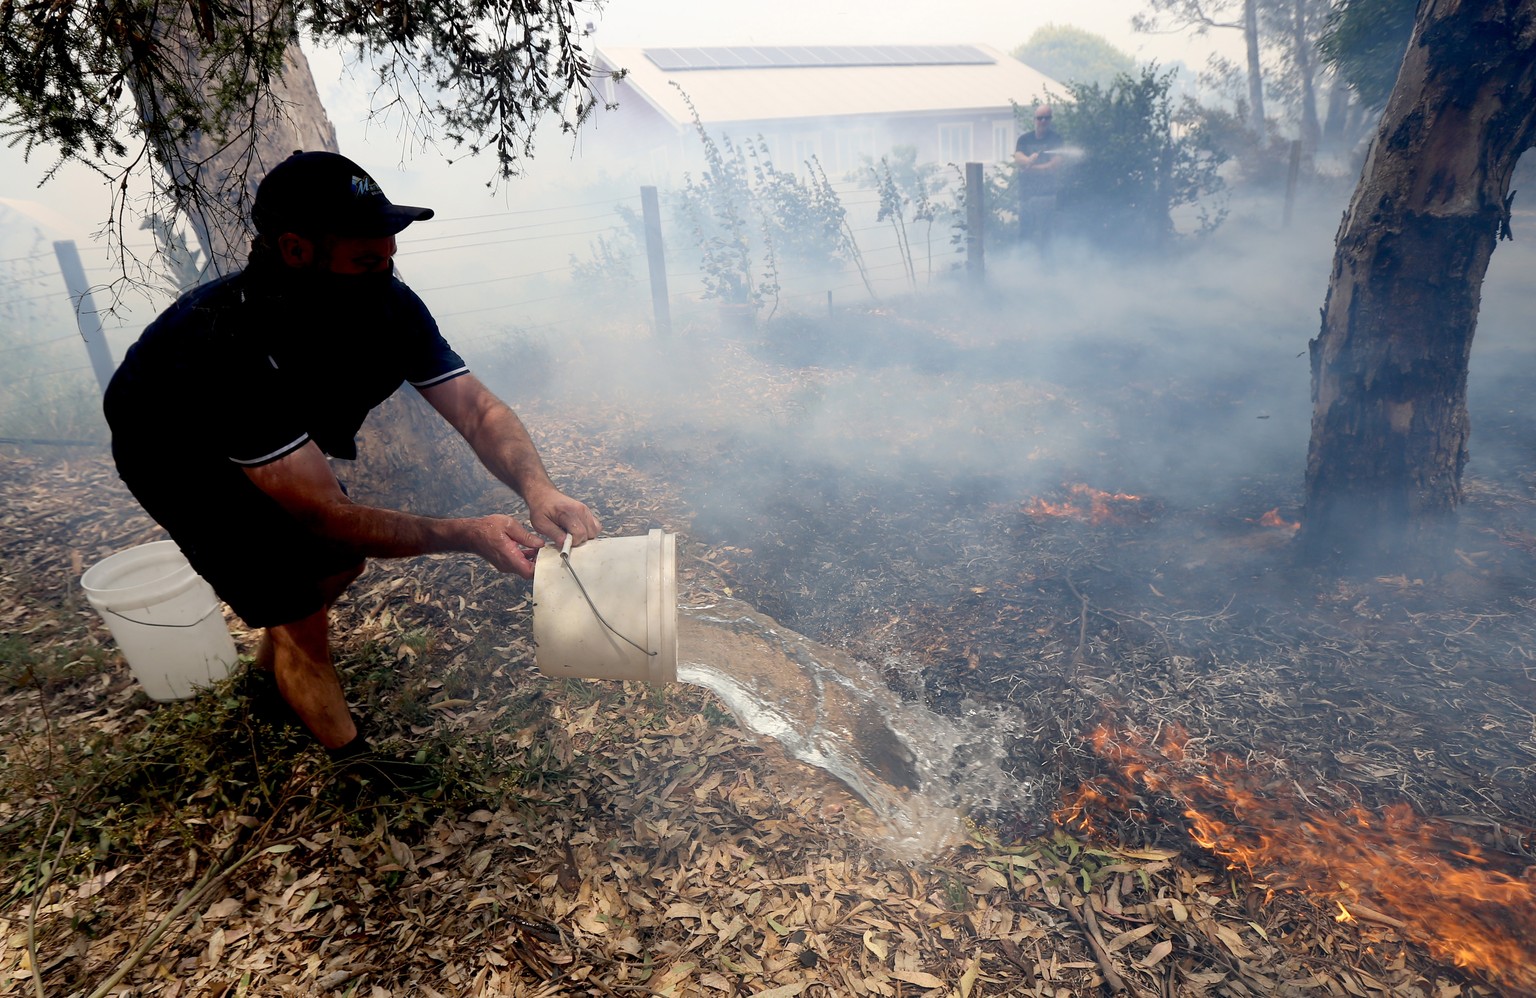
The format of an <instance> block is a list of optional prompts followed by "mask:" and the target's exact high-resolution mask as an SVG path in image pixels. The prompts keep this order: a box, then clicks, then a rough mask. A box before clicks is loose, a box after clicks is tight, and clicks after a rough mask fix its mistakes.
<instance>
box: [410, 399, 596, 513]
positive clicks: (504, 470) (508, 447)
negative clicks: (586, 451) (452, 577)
mask: <svg viewBox="0 0 1536 998" xmlns="http://www.w3.org/2000/svg"><path fill="white" fill-rule="evenodd" d="M421 394H422V396H423V397H424V398H425V399H426V400H427V401H428V402H430V403H431V404H432V407H433V408H434V409H436V410H437V411H438V412H439V413H441V414H442V417H443V418H444V419H446V420H447V421H448V422H449V423H450V424H452V426H453V428H454V429H455V430H457V431H458V432H459V434H460V435H461V436H462V437H463V438H464V439H465V440H467V441H468V442H469V445H470V447H472V448H473V449H474V451H475V456H476V457H478V458H479V459H480V463H481V464H483V465H485V467H486V468H487V469H488V470H489V471H490V472H491V474H493V475H495V476H496V477H497V478H499V479H500V480H501V481H503V482H505V483H506V484H507V485H509V486H511V487H512V489H513V490H514V491H515V492H516V493H517V494H518V495H520V496H522V497H523V501H524V502H526V503H527V504H528V514H529V516H530V518H531V519H532V520H533V528H534V529H535V530H537V531H538V532H539V533H541V534H543V535H544V536H545V537H548V538H549V539H551V540H553V541H556V542H561V541H564V539H565V535H566V534H570V535H571V539H572V540H573V541H574V542H575V543H577V544H580V543H582V542H583V541H588V540H591V539H592V538H594V537H596V536H597V535H598V534H599V533H600V532H601V531H602V525H601V524H600V523H598V521H597V517H596V516H594V515H593V514H592V511H591V510H590V509H588V508H587V507H586V506H585V505H583V504H582V503H580V502H577V501H576V500H575V499H572V498H570V497H569V496H567V495H565V494H564V493H562V492H561V491H560V490H559V489H557V488H555V485H554V483H553V482H551V481H550V478H549V472H548V471H547V470H545V468H544V462H543V460H542V459H541V458H540V457H539V451H538V448H537V447H535V446H534V443H533V438H532V437H530V436H529V435H528V428H527V427H526V426H524V425H523V421H522V420H521V419H519V418H518V416H517V413H515V412H513V411H512V409H511V407H510V406H508V405H507V404H506V403H505V402H503V401H501V399H499V398H497V397H496V396H495V394H494V393H492V392H491V390H490V389H488V388H486V387H485V385H484V384H483V383H482V382H481V381H480V379H479V378H476V377H475V376H474V375H473V374H461V375H459V376H458V377H457V378H453V379H451V380H448V381H444V382H442V383H441V384H436V385H433V386H431V387H430V388H426V389H423V390H422V393H421Z"/></svg>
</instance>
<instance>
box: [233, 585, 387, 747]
mask: <svg viewBox="0 0 1536 998" xmlns="http://www.w3.org/2000/svg"><path fill="white" fill-rule="evenodd" d="M362 570H363V566H362V565H361V564H359V565H358V566H357V567H356V568H355V569H348V570H347V571H345V572H342V573H340V574H338V575H334V576H332V577H331V578H329V579H327V580H325V583H324V588H325V592H326V601H325V607H324V609H321V610H319V611H317V612H316V613H313V614H310V615H309V616H308V617H305V618H304V619H302V620H296V621H293V622H292V623H288V624H280V625H277V626H274V627H268V628H267V629H266V631H265V632H264V633H263V634H262V636H261V644H260V646H259V647H258V648H257V651H256V668H262V666H263V661H264V660H265V661H266V662H270V663H271V666H270V667H271V669H272V672H273V674H274V675H275V677H276V679H277V691H278V692H279V693H280V694H282V697H283V699H284V700H286V701H287V702H288V706H290V707H292V708H293V712H294V713H295V714H297V715H298V717H299V720H300V721H302V722H304V726H305V727H306V728H308V729H309V732H310V734H312V735H314V736H315V740H316V741H318V742H319V743H320V744H321V745H324V746H325V747H326V748H328V749H334V748H341V747H342V746H343V745H346V744H347V743H348V742H350V741H352V739H354V738H356V737H357V725H356V724H355V723H354V722H353V720H352V712H351V711H350V710H348V709H347V698H346V695H345V694H344V693H343V692H342V689H341V677H340V676H339V675H337V673H336V666H335V664H334V663H333V662H332V660H331V634H330V631H331V628H330V623H331V621H330V614H331V605H332V604H333V603H335V602H336V600H337V599H338V598H339V597H340V596H341V594H342V592H344V591H345V590H346V588H347V586H349V585H351V584H352V580H354V579H356V578H357V577H358V576H359V575H360V574H362Z"/></svg>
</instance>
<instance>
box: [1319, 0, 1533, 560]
mask: <svg viewBox="0 0 1536 998" xmlns="http://www.w3.org/2000/svg"><path fill="white" fill-rule="evenodd" d="M1533 120H1536V0H1502V2H1488V3H1480V2H1473V0H1425V2H1424V3H1423V4H1422V5H1421V6H1420V8H1419V13H1418V19H1417V23H1416V25H1415V27H1414V34H1413V40H1412V43H1411V44H1410V45H1409V48H1408V52H1407V55H1406V57H1405V60H1404V63H1403V68H1402V71H1401V73H1400V74H1399V76H1398V80H1397V85H1396V87H1395V88H1394V90H1393V92H1392V96H1391V98H1390V99H1389V101H1388V103H1387V107H1386V110H1385V112H1384V113H1383V116H1382V120H1381V123H1380V125H1379V126H1378V129H1377V133H1376V137H1375V139H1374V140H1373V142H1372V146H1371V151H1370V154H1369V155H1368V156H1367V158H1366V164H1365V168H1364V170H1363V172H1362V175H1361V178H1360V183H1359V186H1358V187H1357V189H1356V191H1355V195H1354V198H1353V200H1352V201H1351V203H1350V206H1349V210H1348V211H1347V212H1346V213H1345V216H1344V220H1343V222H1342V224H1341V225H1340V228H1339V234H1338V240H1337V246H1336V249H1335V254H1334V266H1333V275H1332V278H1331V280H1330V282H1329V287H1328V296H1327V299H1326V300H1325V302H1324V305H1323V321H1322V330H1321V332H1320V333H1319V334H1318V337H1317V339H1315V340H1313V341H1312V343H1311V356H1312V406H1313V408H1312V439H1311V445H1310V448H1309V451H1308V455H1307V477H1306V511H1305V515H1304V522H1303V529H1302V532H1301V535H1300V539H1299V540H1300V544H1301V551H1302V553H1303V554H1304V556H1306V557H1308V558H1309V559H1311V560H1312V561H1314V562H1317V563H1328V564H1331V565H1332V566H1334V567H1336V568H1340V569H1344V570H1364V571H1370V572H1407V573H1414V574H1433V572H1434V571H1435V570H1436V569H1437V568H1438V567H1439V566H1440V565H1442V564H1444V562H1445V559H1446V558H1447V557H1448V556H1449V555H1450V554H1451V551H1452V547H1451V545H1452V544H1453V541H1454V528H1455V521H1456V510H1457V507H1458V506H1459V505H1460V503H1461V500H1462V490H1461V476H1462V471H1463V469H1464V468H1465V466H1466V463H1467V439H1468V432H1469V423H1468V418H1467V407H1466V389H1467V365H1468V360H1469V357H1470V354H1471V348H1472V334H1473V331H1474V329H1475V328H1476V324H1477V309H1478V300H1479V296H1480V293H1481V287H1482V282H1483V277H1484V275H1485V273H1486V272H1487V268H1488V260H1489V257H1490V256H1491V255H1492V253H1493V249H1494V245H1495V243H1496V241H1497V240H1498V238H1499V235H1500V233H1501V230H1502V231H1505V232H1507V228H1505V227H1506V226H1507V224H1508V218H1509V213H1508V212H1509V202H1508V196H1509V182H1510V175H1511V173H1512V172H1513V170H1514V167H1515V163H1516V161H1517V160H1518V159H1519V157H1520V153H1521V152H1522V151H1524V150H1525V149H1526V148H1528V147H1529V146H1530V145H1531V144H1532V142H1533V140H1536V131H1533Z"/></svg>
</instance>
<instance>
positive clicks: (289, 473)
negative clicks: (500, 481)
mask: <svg viewBox="0 0 1536 998" xmlns="http://www.w3.org/2000/svg"><path fill="white" fill-rule="evenodd" d="M245 473H246V476H247V477H249V478H250V480H251V481H252V482H253V483H254V484H255V485H256V487H257V488H259V489H261V490H262V491H263V492H265V493H266V494H267V495H269V496H271V497H272V498H273V499H275V500H276V501H277V503H278V504H279V505H280V506H282V507H283V509H285V510H287V511H288V513H289V514H291V515H292V516H293V517H294V518H295V519H297V520H299V521H300V522H301V523H303V524H305V525H306V526H307V527H308V528H309V529H310V530H312V531H314V532H315V533H316V534H319V535H321V536H323V537H327V538H330V539H332V540H335V541H338V542H340V543H342V544H345V545H346V546H348V547H350V548H352V549H353V550H355V551H356V552H357V553H358V555H359V556H360V557H365V558H400V557H408V556H411V555H418V554H436V553H439V552H444V551H466V552H469V553H471V554H477V555H479V556H480V557H482V558H484V559H485V560H486V561H488V562H490V563H491V564H492V565H494V566H496V568H498V569H500V570H501V571H503V572H514V573H516V574H518V575H521V576H522V577H523V578H532V576H533V563H532V561H530V559H529V552H530V551H537V550H538V548H539V547H540V545H541V541H540V540H539V538H538V537H536V536H535V535H533V534H531V533H529V532H528V530H527V529H526V528H524V527H523V525H522V524H520V523H518V522H517V520H516V519H514V518H513V517H510V516H502V515H493V516H481V517H470V518H459V519H438V518H435V517H429V516H416V515H414V514H411V513H402V512H399V511H397V510H391V509H380V508H378V507H376V506H364V505H361V504H359V503H355V502H353V501H352V500H351V499H349V498H347V495H346V493H344V492H343V491H342V490H341V485H340V483H338V482H337V481H336V476H335V475H334V474H332V473H331V466H330V464H329V463H328V462H327V461H326V459H325V455H324V454H322V453H320V448H319V447H317V446H315V444H314V443H313V442H310V443H307V444H305V445H304V446H303V447H300V448H299V449H298V450H296V451H294V452H293V453H291V454H287V455H284V456H283V457H281V458H278V459H277V460H276V461H273V462H271V463H270V464H264V465H261V466H259V467H255V468H246V469H245ZM230 529H231V530H238V529H239V524H231V525H230Z"/></svg>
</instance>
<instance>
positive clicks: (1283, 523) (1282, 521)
mask: <svg viewBox="0 0 1536 998" xmlns="http://www.w3.org/2000/svg"><path fill="white" fill-rule="evenodd" d="M1249 522H1250V523H1257V524H1258V525H1259V526H1261V527H1278V528H1280V529H1281V530H1300V529H1301V524H1300V523H1298V522H1296V521H1295V520H1287V519H1286V518H1285V517H1283V516H1281V515H1280V507H1278V506H1276V507H1275V508H1274V509H1272V510H1270V511H1269V512H1268V513H1265V514H1264V515H1263V516H1261V517H1259V518H1258V519H1257V520H1251V521H1249Z"/></svg>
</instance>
